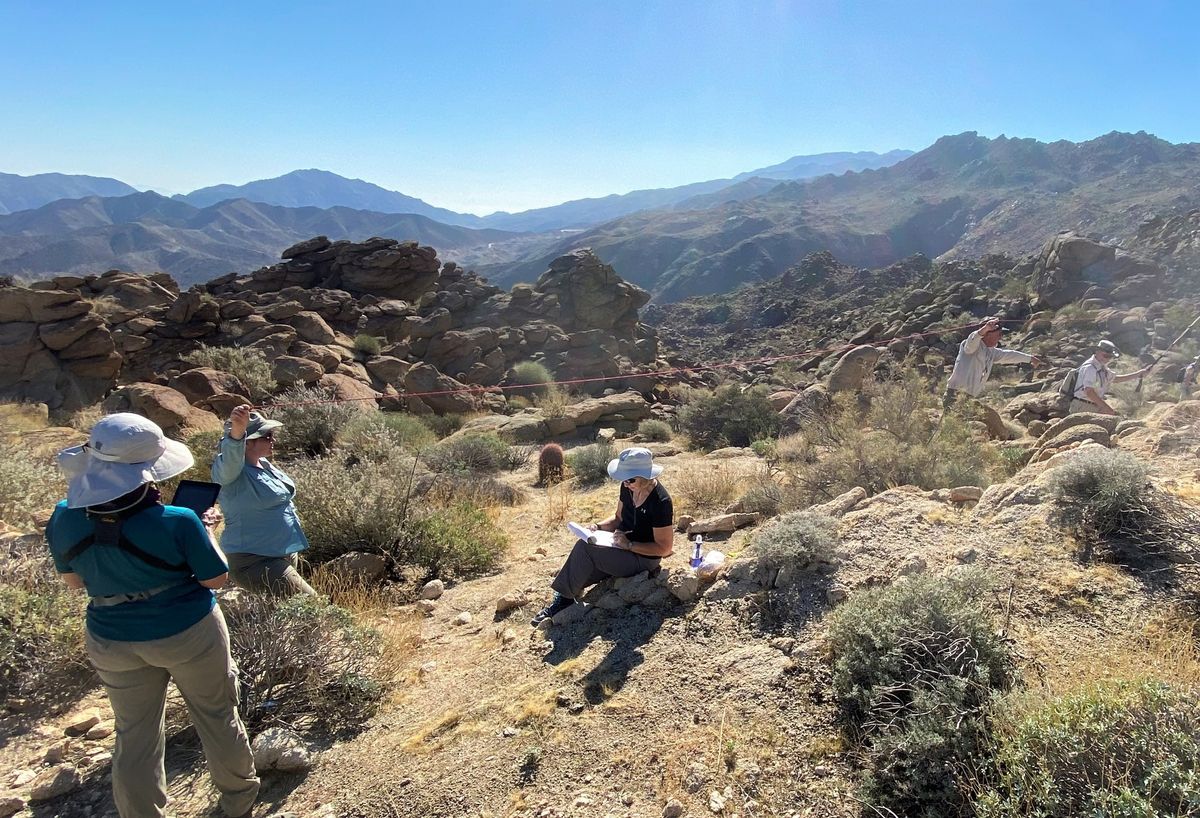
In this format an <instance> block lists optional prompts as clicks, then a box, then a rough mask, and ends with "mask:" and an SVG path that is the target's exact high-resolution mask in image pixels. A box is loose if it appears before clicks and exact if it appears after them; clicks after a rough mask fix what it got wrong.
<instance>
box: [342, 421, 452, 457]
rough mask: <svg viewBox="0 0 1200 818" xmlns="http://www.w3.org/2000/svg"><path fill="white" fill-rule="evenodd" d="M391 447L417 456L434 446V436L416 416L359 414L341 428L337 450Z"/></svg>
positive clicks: (435, 437)
mask: <svg viewBox="0 0 1200 818" xmlns="http://www.w3.org/2000/svg"><path fill="white" fill-rule="evenodd" d="M385 442H387V443H391V444H394V445H395V446H398V447H400V448H401V449H404V450H406V451H410V452H418V451H420V450H422V449H425V448H428V447H429V446H432V445H433V444H434V443H436V442H437V436H436V435H434V433H433V431H432V430H431V429H430V428H429V427H428V426H427V425H426V424H425V422H424V421H423V420H422V419H421V418H420V417H418V416H417V415H410V414H408V413H407V412H360V413H358V415H356V416H355V417H353V418H351V420H350V422H349V423H347V424H346V425H345V427H343V428H342V431H341V434H340V435H339V437H338V446H339V447H340V448H349V449H367V450H370V449H381V448H386V447H385V446H384V443H385Z"/></svg>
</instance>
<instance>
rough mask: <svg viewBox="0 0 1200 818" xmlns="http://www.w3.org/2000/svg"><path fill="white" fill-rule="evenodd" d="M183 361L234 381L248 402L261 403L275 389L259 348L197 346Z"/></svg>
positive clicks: (276, 384)
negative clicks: (241, 388)
mask: <svg viewBox="0 0 1200 818" xmlns="http://www.w3.org/2000/svg"><path fill="white" fill-rule="evenodd" d="M183 359H184V360H185V361H187V362H188V363H191V364H195V365H196V366H207V367H209V368H211V369H216V370H218V371H220V372H225V373H226V374H229V375H232V376H233V377H235V378H237V379H238V382H239V383H241V385H242V386H244V387H245V388H246V396H247V397H249V398H250V399H251V400H255V401H261V400H263V399H264V398H266V397H268V396H269V395H270V394H271V393H272V392H274V391H275V390H276V389H277V388H278V387H279V384H278V383H276V381H275V377H274V376H273V375H272V374H271V364H270V362H269V361H267V356H266V355H265V354H264V353H263V351H262V350H261V349H253V348H251V347H213V346H208V345H207V344H201V345H200V347H199V348H198V349H195V350H193V351H191V352H189V353H187V354H186V355H184V356H183Z"/></svg>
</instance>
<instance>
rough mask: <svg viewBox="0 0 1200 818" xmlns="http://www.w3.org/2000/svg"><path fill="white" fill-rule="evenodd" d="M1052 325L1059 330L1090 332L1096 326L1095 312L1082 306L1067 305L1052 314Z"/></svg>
mask: <svg viewBox="0 0 1200 818" xmlns="http://www.w3.org/2000/svg"><path fill="white" fill-rule="evenodd" d="M1054 324H1055V326H1057V327H1059V328H1061V329H1086V330H1091V329H1092V328H1094V327H1095V326H1096V312H1095V311H1094V310H1089V309H1085V308H1084V306H1083V305H1082V304H1068V305H1066V306H1065V307H1063V308H1062V309H1060V310H1059V311H1058V312H1056V313H1054Z"/></svg>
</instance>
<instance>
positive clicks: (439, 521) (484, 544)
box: [395, 500, 508, 577]
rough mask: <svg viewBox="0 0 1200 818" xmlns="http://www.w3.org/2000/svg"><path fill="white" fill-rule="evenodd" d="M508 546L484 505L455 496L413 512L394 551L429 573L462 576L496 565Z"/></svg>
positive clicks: (505, 538)
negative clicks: (455, 498)
mask: <svg viewBox="0 0 1200 818" xmlns="http://www.w3.org/2000/svg"><path fill="white" fill-rule="evenodd" d="M507 549H508V538H507V537H506V536H505V534H504V532H503V531H501V530H500V529H499V528H498V527H497V526H496V524H495V523H494V522H493V521H492V518H491V517H489V516H488V513H487V511H486V509H484V508H481V507H480V506H478V505H476V504H475V503H473V502H471V501H469V500H458V501H455V502H452V503H451V504H450V505H448V506H445V507H426V508H423V509H421V510H419V511H418V512H417V513H415V514H414V515H413V517H412V519H411V520H410V521H409V524H408V525H407V526H406V528H405V532H404V537H403V539H402V540H401V542H400V544H399V546H398V548H397V550H396V552H395V555H396V559H397V560H398V561H399V562H402V563H405V564H407V565H415V566H418V567H420V568H422V569H424V570H425V571H426V572H427V573H428V575H429V576H431V577H445V576H464V577H465V576H472V575H475V574H480V573H482V572H484V571H487V570H490V569H491V568H493V567H495V565H496V564H497V563H498V562H499V560H500V557H501V556H502V555H503V554H504V552H505V551H506V550H507Z"/></svg>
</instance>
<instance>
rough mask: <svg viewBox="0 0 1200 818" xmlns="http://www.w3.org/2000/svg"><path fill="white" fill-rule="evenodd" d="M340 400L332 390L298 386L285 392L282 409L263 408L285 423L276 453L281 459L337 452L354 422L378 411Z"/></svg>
mask: <svg viewBox="0 0 1200 818" xmlns="http://www.w3.org/2000/svg"><path fill="white" fill-rule="evenodd" d="M336 398H337V396H336V394H335V393H334V391H333V390H332V389H325V388H322V387H307V386H294V387H292V388H291V389H288V390H285V391H284V392H281V393H280V394H279V396H278V398H277V402H278V403H279V404H281V405H280V406H277V407H271V406H267V407H265V408H264V409H263V412H264V414H266V416H267V417H270V418H271V419H273V420H277V421H279V422H280V423H282V424H283V428H282V429H281V430H279V432H278V434H277V435H276V436H275V451H276V452H278V453H279V455H280V456H287V455H293V456H295V455H309V456H318V455H323V454H325V453H327V452H329V451H330V450H331V449H333V447H334V445H335V444H336V443H337V439H338V435H339V434H341V433H342V430H343V429H345V428H346V427H347V426H348V425H349V423H350V421H352V420H354V419H355V418H356V417H358V415H360V414H374V413H376V412H377V411H378V410H377V409H376V408H375V405H374V404H373V403H363V402H359V403H337V402H336ZM286 404H291V405H286Z"/></svg>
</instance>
